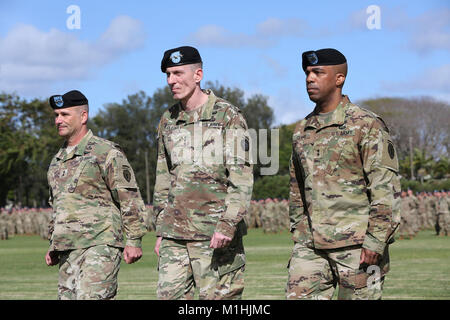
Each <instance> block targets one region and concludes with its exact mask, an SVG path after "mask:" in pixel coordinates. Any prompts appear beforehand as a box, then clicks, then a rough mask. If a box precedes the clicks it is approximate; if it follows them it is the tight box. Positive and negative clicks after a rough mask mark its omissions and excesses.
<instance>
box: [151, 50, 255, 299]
mask: <svg viewBox="0 0 450 320" xmlns="http://www.w3.org/2000/svg"><path fill="white" fill-rule="evenodd" d="M161 71H162V72H164V73H166V75H167V83H168V85H169V87H170V89H171V91H172V94H173V97H174V99H176V100H179V102H178V103H177V104H175V105H173V106H172V107H170V108H169V109H168V110H167V111H166V112H165V113H164V114H163V116H162V117H161V121H160V123H159V127H158V162H157V169H156V171H157V172H156V183H155V192H154V197H153V199H154V201H153V205H154V214H155V221H156V235H157V241H156V245H155V253H156V254H157V255H158V257H159V263H158V266H159V278H158V288H157V296H158V299H193V298H194V295H195V293H194V288H198V290H199V298H200V299H239V298H241V296H242V292H243V289H244V278H243V273H244V268H245V254H244V247H243V242H242V236H243V235H244V234H245V233H246V226H245V222H244V220H243V218H244V217H245V215H246V214H247V211H248V207H249V205H250V197H251V194H252V186H253V173H252V164H251V161H250V159H249V158H248V157H249V140H248V133H247V124H246V121H245V119H244V117H243V115H242V114H241V112H240V110H239V109H238V108H237V107H235V106H233V105H232V104H230V103H229V102H227V101H225V100H223V99H221V98H219V97H216V96H215V95H214V93H213V92H212V91H211V90H202V89H201V88H200V81H201V80H202V77H203V70H202V62H201V58H200V54H199V53H198V51H197V50H196V49H195V48H192V47H180V48H175V49H171V50H167V51H166V52H165V53H164V57H163V59H162V62H161ZM239 132H240V133H239ZM234 133H236V136H237V137H234V136H233V134H234ZM230 134H231V136H230Z"/></svg>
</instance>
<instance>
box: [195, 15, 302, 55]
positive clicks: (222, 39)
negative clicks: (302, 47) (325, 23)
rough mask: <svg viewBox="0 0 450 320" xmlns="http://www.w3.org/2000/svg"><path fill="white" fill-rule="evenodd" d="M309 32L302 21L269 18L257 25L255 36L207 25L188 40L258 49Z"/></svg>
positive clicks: (221, 45)
mask: <svg viewBox="0 0 450 320" xmlns="http://www.w3.org/2000/svg"><path fill="white" fill-rule="evenodd" d="M306 30H308V26H307V24H306V22H304V21H303V20H300V19H295V18H290V19H285V20H283V19H278V18H268V19H266V20H264V21H263V22H261V23H259V24H258V25H256V31H255V33H253V34H247V33H236V32H232V31H230V30H227V29H225V28H224V27H221V26H218V25H205V26H202V27H200V28H199V29H198V30H197V31H196V32H194V33H192V34H190V35H189V36H188V38H187V40H188V41H189V42H193V43H196V44H198V45H203V46H212V47H225V48H237V47H256V48H267V47H273V46H275V45H276V44H277V43H278V41H279V40H280V38H281V37H289V36H292V37H302V36H303V35H304V34H305V31H306Z"/></svg>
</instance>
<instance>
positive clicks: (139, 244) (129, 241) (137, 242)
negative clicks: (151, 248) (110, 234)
mask: <svg viewBox="0 0 450 320" xmlns="http://www.w3.org/2000/svg"><path fill="white" fill-rule="evenodd" d="M126 246H129V247H135V248H142V240H141V238H139V239H133V240H132V239H127V243H126Z"/></svg>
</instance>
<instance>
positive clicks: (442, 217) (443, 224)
mask: <svg viewBox="0 0 450 320" xmlns="http://www.w3.org/2000/svg"><path fill="white" fill-rule="evenodd" d="M437 207H438V224H439V227H440V229H439V234H440V235H446V236H447V235H448V227H449V223H450V217H449V210H448V202H447V196H446V194H445V193H443V192H441V195H440V196H439V197H438V200H437Z"/></svg>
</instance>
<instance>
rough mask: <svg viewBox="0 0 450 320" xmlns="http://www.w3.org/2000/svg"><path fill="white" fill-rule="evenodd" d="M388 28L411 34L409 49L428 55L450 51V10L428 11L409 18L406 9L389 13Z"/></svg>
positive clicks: (387, 17)
mask: <svg viewBox="0 0 450 320" xmlns="http://www.w3.org/2000/svg"><path fill="white" fill-rule="evenodd" d="M385 25H386V27H387V29H388V30H392V31H402V32H405V33H408V34H409V41H408V43H409V48H411V49H413V50H415V51H417V52H419V53H428V52H431V51H434V50H446V51H450V9H439V10H434V11H427V12H424V13H422V14H420V15H419V16H416V17H411V16H409V15H408V14H407V13H406V12H405V9H404V8H397V9H393V10H390V11H387V14H386V23H385Z"/></svg>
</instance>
